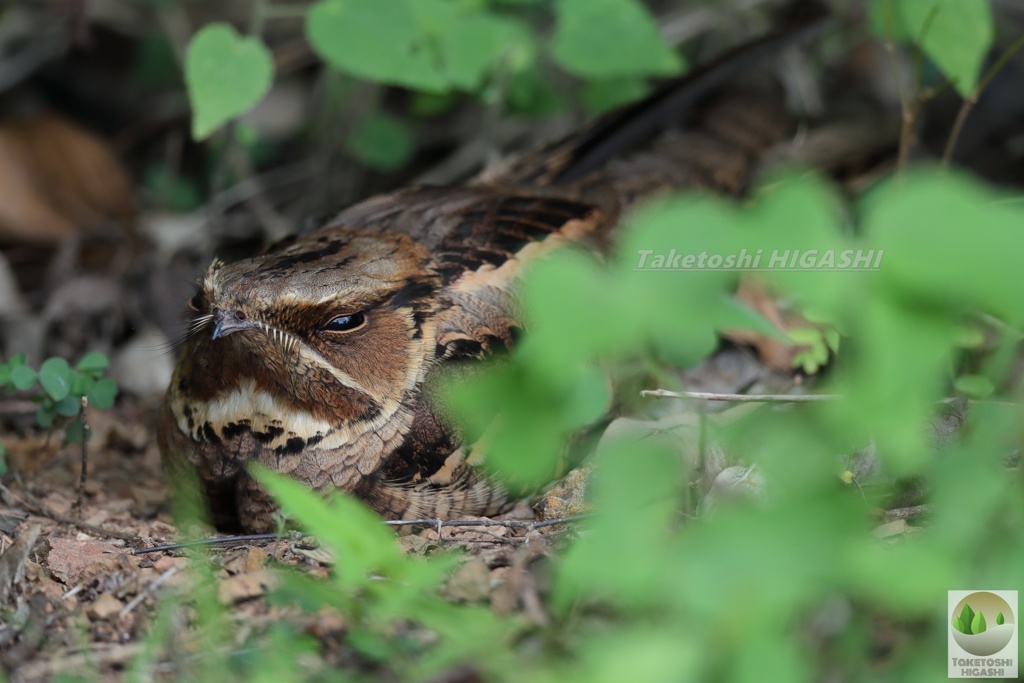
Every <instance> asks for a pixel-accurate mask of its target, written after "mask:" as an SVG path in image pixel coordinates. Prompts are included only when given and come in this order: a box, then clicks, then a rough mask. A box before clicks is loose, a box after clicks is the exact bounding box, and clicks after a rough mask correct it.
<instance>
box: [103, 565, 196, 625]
mask: <svg viewBox="0 0 1024 683" xmlns="http://www.w3.org/2000/svg"><path fill="white" fill-rule="evenodd" d="M180 569H181V567H171V568H170V569H168V570H167V571H165V572H164V573H163V574H161V575H160V576H158V577H156V579H155V580H154V581H153V583H151V584H149V585H148V586H146V588H145V589H144V590H143V591H142V592H141V593H139V594H138V595H136V596H135V597H134V598H132V600H131V602H129V603H128V604H127V605H125V606H124V609H122V610H121V612H120V613H119V614H118V615H117V616H118V617H119V618H120V619H124V618H125V617H126V616H128V615H129V614H131V612H132V610H134V609H135V608H136V607H138V606H139V605H140V604H142V601H143V600H145V599H146V597H147V596H149V595H153V594H154V593H156V589H157V588H159V587H160V586H162V585H163V584H164V583H165V582H166V581H167V580H168V579H170V578H171V577H172V576H174V575H175V574H177V573H178V571H180Z"/></svg>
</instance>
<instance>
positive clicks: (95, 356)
mask: <svg viewBox="0 0 1024 683" xmlns="http://www.w3.org/2000/svg"><path fill="white" fill-rule="evenodd" d="M109 365H110V361H109V360H107V357H106V355H105V354H103V353H100V352H98V351H93V352H90V353H87V354H85V355H84V356H82V357H81V358H80V359H79V361H78V363H76V364H75V367H73V368H72V367H71V366H70V365H69V364H68V362H67V361H66V360H65V359H63V358H59V357H53V358H47V359H46V360H45V361H43V363H42V365H40V366H39V369H38V370H36V369H35V368H33V367H32V366H30V365H28V364H27V363H26V356H25V354H24V353H19V354H17V355H15V356H12V357H11V359H10V360H8V361H7V362H6V363H0V389H6V390H7V391H8V392H11V391H27V392H30V393H29V398H30V400H32V401H34V402H35V403H38V404H39V407H38V408H37V409H36V422H37V423H38V425H39V426H40V427H44V428H46V429H50V428H51V427H53V426H54V424H55V423H56V422H57V421H61V422H64V423H66V424H67V427H66V428H65V432H64V435H65V438H66V439H67V441H68V442H70V443H81V441H82V423H81V422H79V421H78V420H75V418H77V417H78V416H79V414H80V413H81V412H82V398H83V397H86V398H88V399H89V405H90V406H92V407H95V408H100V409H107V408H110V407H111V406H113V405H114V399H115V398H116V397H117V384H116V383H115V382H114V380H112V379H110V378H109V377H104V375H105V374H106V371H107V368H108V367H109ZM2 455H3V446H2V445H0V456H2ZM3 469H4V464H3V460H2V457H0V474H2V473H3Z"/></svg>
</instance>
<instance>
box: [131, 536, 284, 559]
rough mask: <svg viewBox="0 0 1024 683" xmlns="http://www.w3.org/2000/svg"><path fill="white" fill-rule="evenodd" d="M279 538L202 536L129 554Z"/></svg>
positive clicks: (137, 549)
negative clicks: (197, 538)
mask: <svg viewBox="0 0 1024 683" xmlns="http://www.w3.org/2000/svg"><path fill="white" fill-rule="evenodd" d="M278 538H280V534H250V535H247V536H221V537H219V538H203V539H200V540H198V541H184V542H182V543H170V544H168V545H157V546H153V547H152V548H132V549H131V550H129V551H128V552H129V554H131V555H146V554H148V553H161V552H165V551H169V550H180V549H182V548H193V547H196V546H200V545H220V544H222V543H246V542H248V541H273V540H276V539H278Z"/></svg>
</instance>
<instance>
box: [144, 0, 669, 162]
mask: <svg viewBox="0 0 1024 683" xmlns="http://www.w3.org/2000/svg"><path fill="white" fill-rule="evenodd" d="M282 7H284V8H287V9H289V10H291V9H296V8H295V7H294V6H284V5H280V4H278V5H274V4H272V3H270V2H269V0H255V5H254V10H253V11H254V12H256V13H260V16H262V15H269V16H273V10H274V9H280V8H282ZM289 16H291V15H290V14H289ZM305 20H306V24H305V33H306V37H307V38H308V40H309V43H310V45H311V46H312V48H313V50H314V51H315V52H316V53H317V54H318V55H319V56H320V58H321V59H323V61H324V62H325V63H326V64H327V65H329V66H330V67H332V68H334V69H337V70H338V71H340V72H342V73H345V74H348V75H350V76H352V77H355V78H359V79H363V80H367V81H373V82H377V83H381V84H386V85H392V86H401V87H404V88H408V89H410V90H413V91H416V92H418V93H422V94H431V95H435V96H440V95H445V94H450V93H455V92H461V93H470V94H473V95H476V96H478V97H479V98H480V99H481V100H482V101H484V102H488V103H491V104H497V105H500V106H501V107H504V108H507V109H508V110H509V111H513V112H518V113H526V114H533V115H540V116H543V115H548V114H550V113H553V112H554V111H557V110H558V109H560V108H562V107H563V106H564V98H563V96H562V95H561V94H560V93H559V91H558V88H557V87H556V86H555V84H554V82H553V81H552V79H551V76H550V73H549V71H551V66H552V65H555V66H557V67H558V68H560V69H562V70H564V71H565V72H567V73H568V74H573V75H575V76H578V77H580V78H582V79H584V82H585V84H586V86H585V89H584V92H583V95H582V101H583V103H584V104H585V106H587V108H588V109H590V110H591V111H603V110H605V109H607V108H609V107H612V106H615V105H617V104H621V103H624V102H627V101H630V100H632V99H636V98H637V97H640V96H642V95H643V94H644V93H645V92H646V86H645V84H644V82H643V80H642V78H643V77H646V76H666V75H671V74H674V73H678V72H680V71H681V70H682V68H683V61H682V59H681V58H680V57H679V56H678V55H677V54H675V52H673V51H672V50H671V49H670V48H669V47H668V46H667V45H666V44H665V42H664V41H663V40H662V38H661V36H660V35H659V33H658V29H657V26H656V25H655V23H654V20H653V18H652V17H651V15H650V13H649V12H648V10H647V9H646V8H645V7H644V6H643V5H642V4H641V3H640V2H639V1H638V0H582V1H581V0H558V1H557V2H548V1H547V0H543V1H540V2H511V3H510V2H499V1H497V0H495V1H493V2H486V1H484V0H472V1H470V0H466V1H453V0H374V2H364V1H363V0H322V1H321V2H318V3H315V4H313V5H310V6H309V10H308V13H306V15H305ZM534 20H543V21H547V22H549V23H550V22H554V25H555V27H556V30H555V31H554V34H553V35H551V36H550V37H545V36H544V35H543V33H541V32H539V31H537V30H536V29H535V27H534V26H533V25H532V24H531V22H532V21H534ZM612 45H614V49H612V48H611V47H610V46H612ZM148 54H149V53H147V55H148ZM273 78H274V74H273V66H272V63H271V57H270V53H269V51H268V50H267V48H266V47H265V46H264V45H263V43H262V41H261V39H260V37H259V36H247V37H243V36H241V35H239V34H238V33H237V31H236V30H235V29H234V28H233V27H231V26H229V25H227V24H223V23H214V24H210V25H208V26H204V27H203V28H202V29H200V30H199V31H198V32H197V33H196V34H195V36H194V37H193V38H192V40H191V41H190V44H189V46H188V51H187V56H186V61H185V80H186V83H187V85H188V92H189V99H190V101H191V103H192V108H193V129H192V130H193V137H195V138H196V139H197V140H202V139H204V138H206V137H208V136H209V135H211V134H212V133H213V132H215V131H216V130H217V129H218V128H220V127H221V126H223V125H224V124H226V123H227V122H229V121H231V120H233V119H234V118H236V117H237V116H239V115H241V114H243V113H245V112H246V111H248V110H249V109H251V108H252V107H253V106H255V105H256V104H257V102H259V100H260V99H261V98H262V97H263V95H264V94H265V93H266V92H267V90H268V89H269V88H270V85H271V83H272V81H273ZM435 101H436V100H435ZM428 111H429V110H428ZM412 142H413V140H412V132H411V130H410V129H409V125H408V122H406V121H403V120H400V119H397V118H389V117H386V116H383V115H381V114H374V115H371V117H370V118H369V119H368V120H366V121H364V122H363V123H362V125H361V126H360V127H359V128H358V129H357V130H354V131H353V132H352V134H351V137H350V140H349V145H348V146H349V151H350V152H351V153H352V154H353V156H355V158H357V159H358V160H360V161H361V162H363V163H364V164H366V165H367V166H370V167H372V168H378V169H382V170H392V169H394V168H396V167H398V166H401V165H402V164H403V163H405V161H407V160H408V158H409V156H410V155H411V153H412V151H413V144H412Z"/></svg>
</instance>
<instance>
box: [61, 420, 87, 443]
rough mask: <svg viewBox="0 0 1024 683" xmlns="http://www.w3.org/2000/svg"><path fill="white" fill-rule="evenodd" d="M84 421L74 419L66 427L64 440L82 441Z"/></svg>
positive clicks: (70, 441)
mask: <svg viewBox="0 0 1024 683" xmlns="http://www.w3.org/2000/svg"><path fill="white" fill-rule="evenodd" d="M82 434H83V430H82V421H81V420H73V421H71V422H69V423H68V426H67V427H65V428H64V440H65V441H67V442H68V443H82Z"/></svg>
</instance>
